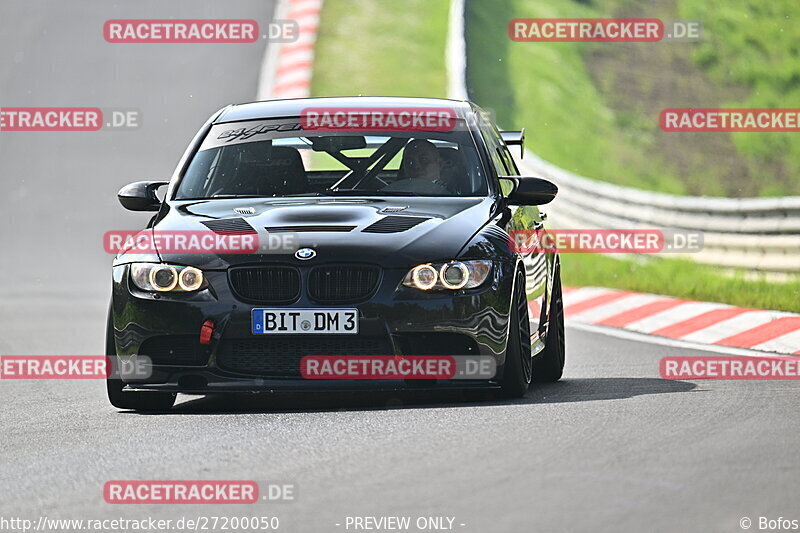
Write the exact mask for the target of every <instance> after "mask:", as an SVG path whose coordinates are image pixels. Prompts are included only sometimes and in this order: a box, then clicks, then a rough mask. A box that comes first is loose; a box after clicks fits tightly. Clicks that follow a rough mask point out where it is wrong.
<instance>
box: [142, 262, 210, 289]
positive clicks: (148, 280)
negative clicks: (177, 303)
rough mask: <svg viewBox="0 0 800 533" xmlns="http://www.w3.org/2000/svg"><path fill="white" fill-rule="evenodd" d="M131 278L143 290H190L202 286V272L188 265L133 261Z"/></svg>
mask: <svg viewBox="0 0 800 533" xmlns="http://www.w3.org/2000/svg"><path fill="white" fill-rule="evenodd" d="M131 280H132V281H133V284H134V285H136V286H137V287H139V288H140V289H142V290H143V291H150V292H152V291H155V292H170V291H172V292H192V291H196V290H198V289H200V288H201V287H202V286H203V272H202V271H200V270H199V269H197V268H195V267H189V266H173V265H165V264H160V263H133V264H132V265H131Z"/></svg>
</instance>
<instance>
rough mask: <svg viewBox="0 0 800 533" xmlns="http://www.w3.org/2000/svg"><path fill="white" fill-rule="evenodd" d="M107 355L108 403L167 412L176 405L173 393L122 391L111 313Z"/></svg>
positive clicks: (135, 408)
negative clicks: (108, 366) (109, 369)
mask: <svg viewBox="0 0 800 533" xmlns="http://www.w3.org/2000/svg"><path fill="white" fill-rule="evenodd" d="M106 355H107V356H108V358H109V360H110V361H111V372H110V374H109V377H108V378H106V392H107V393H108V401H109V402H111V405H113V406H114V407H116V408H117V409H133V410H135V411H166V410H168V409H170V408H172V406H173V405H174V404H175V397H176V396H177V395H176V394H174V393H172V392H134V391H125V390H122V389H123V387H125V383H124V382H123V381H122V380H121V379H115V376H117V375H118V372H117V367H118V365H117V348H116V346H115V344H114V323H113V322H112V320H111V311H110V310H109V312H108V321H107V323H106Z"/></svg>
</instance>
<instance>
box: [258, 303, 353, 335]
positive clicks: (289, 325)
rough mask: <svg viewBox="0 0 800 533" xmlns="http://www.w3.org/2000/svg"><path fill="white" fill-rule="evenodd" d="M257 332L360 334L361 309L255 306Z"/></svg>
mask: <svg viewBox="0 0 800 533" xmlns="http://www.w3.org/2000/svg"><path fill="white" fill-rule="evenodd" d="M251 316H252V329H253V334H254V335H259V334H268V335H280V334H284V335H287V334H295V335H297V334H314V333H317V334H319V333H327V334H332V333H333V334H341V335H347V334H356V333H358V309H285V308H284V309H253V311H252V315H251Z"/></svg>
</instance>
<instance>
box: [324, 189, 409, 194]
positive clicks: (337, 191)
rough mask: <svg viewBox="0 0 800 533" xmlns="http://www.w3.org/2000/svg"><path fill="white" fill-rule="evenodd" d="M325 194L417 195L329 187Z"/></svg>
mask: <svg viewBox="0 0 800 533" xmlns="http://www.w3.org/2000/svg"><path fill="white" fill-rule="evenodd" d="M323 194H333V195H341V196H415V194H414V193H412V192H405V191H381V190H375V189H328V190H326V191H325V193H323Z"/></svg>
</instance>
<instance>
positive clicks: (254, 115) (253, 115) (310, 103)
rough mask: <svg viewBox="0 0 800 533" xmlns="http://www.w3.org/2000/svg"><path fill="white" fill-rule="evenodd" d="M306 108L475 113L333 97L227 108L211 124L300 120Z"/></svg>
mask: <svg viewBox="0 0 800 533" xmlns="http://www.w3.org/2000/svg"><path fill="white" fill-rule="evenodd" d="M309 107H315V108H350V109H362V108H375V107H380V108H388V109H398V110H400V109H404V108H413V107H417V108H420V107H422V108H446V109H450V110H453V111H454V112H455V113H456V115H457V116H458V117H460V118H466V117H467V116H468V115H469V114H470V113H472V112H474V110H473V106H472V104H471V103H470V102H469V101H466V100H447V99H444V98H406V97H396V96H346V97H342V96H335V97H321V98H292V99H287V100H264V101H261V102H249V103H245V104H236V105H231V106H228V107H226V108H225V109H223V110H222V112H221V113H220V114H219V116H218V117H217V118H216V119H215V120H214V123H215V124H219V123H223V122H238V121H241V120H256V119H262V118H277V117H299V116H300V114H301V112H302V111H303V110H304V109H306V108H309Z"/></svg>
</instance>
